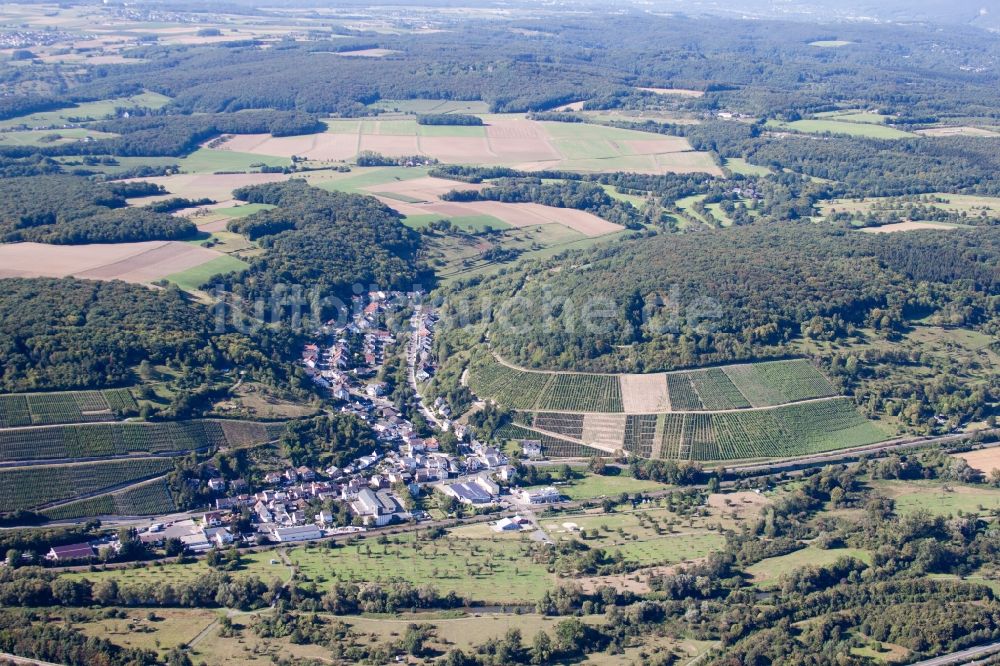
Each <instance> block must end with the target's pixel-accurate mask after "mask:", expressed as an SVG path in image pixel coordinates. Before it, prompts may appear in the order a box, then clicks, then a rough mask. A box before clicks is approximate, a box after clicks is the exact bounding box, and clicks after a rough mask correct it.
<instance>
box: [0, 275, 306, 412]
mask: <svg viewBox="0 0 1000 666" xmlns="http://www.w3.org/2000/svg"><path fill="white" fill-rule="evenodd" d="M214 323H215V322H214V320H213V318H212V316H211V312H210V311H209V310H208V309H207V308H206V307H204V306H202V305H199V304H196V303H192V302H190V301H188V300H187V298H186V297H185V295H184V294H183V293H182V292H180V291H179V290H178V289H176V288H174V287H170V288H167V289H164V290H159V291H157V290H152V289H149V288H147V287H145V286H142V285H133V284H126V283H124V282H96V281H90V280H76V279H72V278H66V279H61V280H55V279H48V278H32V279H21V278H10V279H4V280H0V368H2V374H0V391H3V392H15V391H33V390H47V389H72V388H98V387H105V386H114V385H127V384H132V383H135V382H136V381H137V377H136V366H138V365H139V364H140V363H141V362H142V361H144V360H145V361H148V362H149V363H150V364H153V365H157V364H167V365H171V366H173V367H174V368H175V369H176V370H177V371H178V372H179V373H180V374H183V375H186V374H187V373H188V370H191V371H192V372H191V373H190V377H189V378H188V380H189V382H192V383H196V382H198V381H204V380H206V379H208V377H207V376H206V375H205V373H206V372H208V371H210V370H212V369H222V368H226V367H233V366H234V365H235V366H238V367H239V368H240V369H241V370H246V371H247V374H248V376H254V375H258V376H263V375H266V376H267V377H273V376H283V375H285V374H286V372H287V370H286V368H285V366H283V365H282V364H280V363H276V362H273V361H272V360H271V359H272V358H274V359H278V358H280V357H281V355H282V354H287V353H289V350H290V349H294V344H295V342H294V341H293V340H290V339H282V338H283V336H284V337H285V338H287V336H288V335H289V334H287V333H285V332H282V331H277V330H269V329H262V330H261V331H259V332H257V333H255V334H253V336H249V335H245V334H237V333H231V332H229V333H227V332H216V331H215V329H214ZM195 369H197V371H195Z"/></svg>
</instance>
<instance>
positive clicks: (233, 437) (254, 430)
mask: <svg viewBox="0 0 1000 666" xmlns="http://www.w3.org/2000/svg"><path fill="white" fill-rule="evenodd" d="M270 439H273V437H272V433H271V432H269V428H268V426H265V425H264V424H261V423H252V422H245V421H183V422H176V423H174V422H168V423H95V424H90V425H67V426H58V427H50V428H23V429H18V430H0V461H19V460H56V459H60V458H96V457H102V456H113V455H125V454H131V453H173V452H176V451H189V450H192V449H205V448H213V447H218V446H222V445H227V444H228V445H230V446H245V445H248V444H254V443H263V442H266V441H269V440H270Z"/></svg>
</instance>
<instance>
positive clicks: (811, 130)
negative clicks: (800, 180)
mask: <svg viewBox="0 0 1000 666" xmlns="http://www.w3.org/2000/svg"><path fill="white" fill-rule="evenodd" d="M767 126H768V127H770V128H772V129H779V130H789V131H792V132H802V133H805V134H825V133H830V134H847V135H849V136H859V137H866V138H872V139H909V138H913V137H916V136H918V135H916V134H911V133H909V132H904V131H902V130H898V129H895V128H892V127H887V126H884V125H873V124H870V123H857V122H842V121H839V120H796V121H793V122H788V123H786V122H779V121H775V120H769V121H768V122H767Z"/></svg>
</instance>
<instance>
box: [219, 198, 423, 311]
mask: <svg viewBox="0 0 1000 666" xmlns="http://www.w3.org/2000/svg"><path fill="white" fill-rule="evenodd" d="M234 196H236V197H237V198H239V199H242V200H244V201H247V202H249V203H263V204H271V205H274V206H277V208H274V209H271V210H266V211H261V212H258V213H254V214H253V215H250V216H248V217H246V218H243V219H239V220H233V221H232V222H230V223H229V229H230V230H231V231H235V232H237V233H241V234H243V235H245V236H246V237H247V238H250V239H251V240H256V241H258V242H259V244H260V245H261V246H262V247H264V248H265V249H266V252H265V253H264V254H263V256H261V257H257V258H255V259H253V260H252V261H251V264H250V267H249V268H248V269H247V270H246V271H244V272H243V273H240V274H238V275H234V276H231V277H230V278H228V279H224V280H223V283H225V284H226V286H227V287H228V289H229V290H230V291H231V292H232V293H233V294H234V295H236V296H237V297H238V298H240V299H243V300H245V301H256V302H261V301H266V302H267V304H268V308H269V312H270V313H271V314H268V315H267V316H268V317H269V318H276V319H284V318H289V317H291V316H292V314H291V313H292V310H293V309H294V308H295V307H298V308H299V309H300V310H301V311H302V315H303V316H307V317H312V318H313V320H316V321H325V319H318V318H319V317H325V318H329V317H331V316H335V315H337V314H338V308H340V307H343V304H344V303H348V302H349V301H350V298H351V296H353V295H354V294H355V293H358V292H355V291H354V290H353V288H354V285H361V287H362V288H363V289H364V290H365V291H368V289H369V287H371V288H379V289H404V290H411V289H413V288H414V287H415V286H417V285H420V284H421V281H424V282H423V284H424V286H428V285H429V284H430V283H431V279H432V276H430V275H429V274H428V273H427V271H426V269H425V268H424V267H423V266H422V264H421V263H420V262H419V261H418V259H417V253H418V250H419V247H420V237H419V235H418V234H417V233H416V232H414V231H412V230H411V229H408V228H407V227H405V226H403V224H402V223H401V222H400V219H399V214H398V213H396V212H395V211H393V210H391V209H389V208H387V207H386V206H385V205H383V204H382V203H380V202H379V201H378V200H376V199H375V198H374V197H370V196H362V195H358V194H344V193H340V192H327V191H325V190H321V189H319V188H315V187H311V186H309V185H307V184H306V183H305V181H302V180H291V181H289V182H286V183H274V184H268V185H257V186H253V187H246V188H241V189H238V190H236V192H235V193H234ZM278 299H285V301H284V302H287V305H288V307H287V308H286V307H284V305H283V304H282V303H280V302H278Z"/></svg>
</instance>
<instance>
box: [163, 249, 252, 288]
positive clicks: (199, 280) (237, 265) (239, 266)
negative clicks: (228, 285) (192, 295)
mask: <svg viewBox="0 0 1000 666" xmlns="http://www.w3.org/2000/svg"><path fill="white" fill-rule="evenodd" d="M248 265H249V264H247V262H245V261H243V260H242V259H237V258H236V257H232V256H229V255H228V254H224V255H222V256H220V257H218V258H216V259H212V260H211V261H209V262H206V263H204V264H202V265H201V266H195V267H194V268H189V269H187V270H186V271H181V272H180V273H174V274H173V275H168V276H167V277H166V280H167V281H168V282H173V283H174V284H176V285H177V286H178V287H180V288H181V289H183V290H184V291H198V290H199V289H201V287H202V285H204V284H205V283H207V282H208V281H210V280H211V279H212V278H214V277H215V276H217V275H224V274H226V273H234V272H238V271H242V270H243V269H244V268H246V267H247V266H248Z"/></svg>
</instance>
